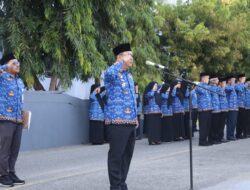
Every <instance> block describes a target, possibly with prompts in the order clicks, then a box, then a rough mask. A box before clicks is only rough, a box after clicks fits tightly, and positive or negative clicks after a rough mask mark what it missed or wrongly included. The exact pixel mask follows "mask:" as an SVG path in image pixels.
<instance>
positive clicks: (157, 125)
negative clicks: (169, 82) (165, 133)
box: [143, 81, 162, 145]
mask: <svg viewBox="0 0 250 190" xmlns="http://www.w3.org/2000/svg"><path fill="white" fill-rule="evenodd" d="M157 88H158V84H157V83H156V82H154V81H153V82H150V83H149V84H148V86H147V87H146V88H145V91H144V94H143V106H144V119H145V120H144V125H145V127H146V132H147V136H148V142H149V145H156V144H160V143H161V115H162V114H161V97H160V94H159V93H158V92H157Z"/></svg>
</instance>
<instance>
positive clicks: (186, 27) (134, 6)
mask: <svg viewBox="0 0 250 190" xmlns="http://www.w3.org/2000/svg"><path fill="white" fill-rule="evenodd" d="M229 2H232V3H229ZM0 5H1V9H0V40H2V41H3V44H4V49H5V50H6V51H9V50H11V51H15V53H16V54H17V56H18V57H19V59H20V60H21V62H22V63H23V64H22V73H21V74H22V77H23V78H24V80H25V81H26V83H27V84H28V86H29V87H33V86H34V85H35V83H37V77H40V76H44V75H45V76H51V77H53V78H54V79H59V80H60V83H61V84H62V85H64V86H70V85H71V81H72V79H73V78H78V79H81V80H83V81H85V80H87V79H88V78H89V77H95V78H96V79H98V78H99V77H100V73H101V72H102V71H103V70H104V69H105V68H106V67H107V66H109V65H111V64H112V63H113V62H114V59H115V58H114V56H113V54H112V48H113V47H114V46H116V45H117V44H119V43H123V42H130V43H131V44H132V47H133V52H134V57H135V67H134V68H133V69H132V72H133V75H134V78H135V80H136V81H137V82H138V83H139V84H140V86H141V87H142V88H143V87H144V86H145V85H146V84H147V83H148V82H149V81H150V80H156V81H158V82H161V80H162V76H161V73H160V72H158V71H157V70H156V69H152V68H151V67H148V66H145V64H144V63H145V61H146V60H151V61H155V62H157V63H161V64H164V65H165V66H167V67H168V68H169V70H170V71H171V72H173V73H175V74H178V70H179V69H183V68H187V69H188V70H189V78H190V79H192V80H197V79H198V75H199V72H200V71H202V70H205V71H208V72H216V73H217V72H218V73H221V74H227V73H230V72H246V73H247V74H248V73H249V71H250V56H249V55H250V21H249V18H250V1H249V0H242V1H238V0H235V1H227V3H224V1H222V0H211V1H207V0H192V1H181V0H179V1H178V3H177V6H173V5H168V4H162V3H156V1H155V0H126V1H125V0H106V1H100V0H91V1H90V0H44V1H39V0H27V1H22V0H0ZM0 44H1V42H0ZM51 90H55V88H52V89H51Z"/></svg>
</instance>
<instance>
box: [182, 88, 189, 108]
mask: <svg viewBox="0 0 250 190" xmlns="http://www.w3.org/2000/svg"><path fill="white" fill-rule="evenodd" d="M183 107H184V111H185V112H189V91H188V90H186V92H185V95H184V99H183Z"/></svg>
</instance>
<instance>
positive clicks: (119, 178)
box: [104, 44, 138, 190]
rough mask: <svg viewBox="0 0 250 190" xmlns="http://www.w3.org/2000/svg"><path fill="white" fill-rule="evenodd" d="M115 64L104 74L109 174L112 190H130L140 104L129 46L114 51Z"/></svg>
mask: <svg viewBox="0 0 250 190" xmlns="http://www.w3.org/2000/svg"><path fill="white" fill-rule="evenodd" d="M113 53H114V55H115V56H116V62H115V63H114V64H113V65H112V66H110V67H109V68H108V69H107V70H106V72H105V74H104V84H105V87H106V92H107V105H106V109H105V124H106V125H107V128H108V129H107V130H108V140H109V147H110V149H109V153H108V172H109V180H110V190H127V189H128V187H127V184H126V179H127V174H128V171H129V166H130V162H131V159H132V156H133V152H134V145H135V128H136V126H138V121H137V104H136V96H135V89H134V81H133V77H132V75H131V73H130V72H129V68H131V67H132V65H133V54H132V51H131V48H130V44H121V45H119V46H117V47H116V48H114V49H113Z"/></svg>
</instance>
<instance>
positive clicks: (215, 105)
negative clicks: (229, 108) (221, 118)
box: [210, 84, 220, 113]
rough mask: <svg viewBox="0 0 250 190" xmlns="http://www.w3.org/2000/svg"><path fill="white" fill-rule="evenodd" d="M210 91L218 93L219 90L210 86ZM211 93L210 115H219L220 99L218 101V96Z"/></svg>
mask: <svg viewBox="0 0 250 190" xmlns="http://www.w3.org/2000/svg"><path fill="white" fill-rule="evenodd" d="M210 90H212V91H213V92H217V93H219V91H220V88H219V87H218V86H216V85H212V84H211V85H210ZM213 92H211V93H210V94H211V101H212V107H213V111H212V113H219V112H220V99H219V94H217V93H213Z"/></svg>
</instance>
